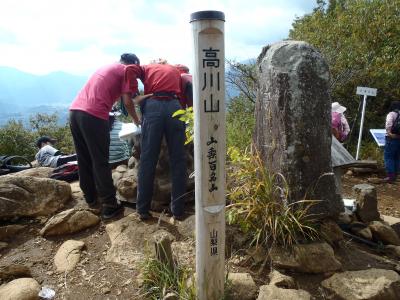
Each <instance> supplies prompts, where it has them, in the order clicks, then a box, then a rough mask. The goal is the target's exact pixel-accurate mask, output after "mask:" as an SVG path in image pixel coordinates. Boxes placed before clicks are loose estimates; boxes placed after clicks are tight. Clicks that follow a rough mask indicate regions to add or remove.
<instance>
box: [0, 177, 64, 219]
mask: <svg viewBox="0 0 400 300" xmlns="http://www.w3.org/2000/svg"><path fill="white" fill-rule="evenodd" d="M70 199H71V187H70V185H69V184H68V183H67V182H64V181H59V180H54V179H50V178H36V177H30V176H14V175H4V176H0V219H10V218H13V217H36V216H49V215H52V214H53V213H54V212H56V211H57V210H59V209H60V208H62V207H63V206H64V204H65V203H66V202H67V201H69V200H70Z"/></svg>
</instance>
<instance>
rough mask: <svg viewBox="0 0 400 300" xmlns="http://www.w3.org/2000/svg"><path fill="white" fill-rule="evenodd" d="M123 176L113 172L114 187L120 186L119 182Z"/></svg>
mask: <svg viewBox="0 0 400 300" xmlns="http://www.w3.org/2000/svg"><path fill="white" fill-rule="evenodd" d="M122 176H123V174H122V173H120V172H113V173H112V179H113V183H114V186H115V187H117V185H118V181H119V180H120V179H121V178H122Z"/></svg>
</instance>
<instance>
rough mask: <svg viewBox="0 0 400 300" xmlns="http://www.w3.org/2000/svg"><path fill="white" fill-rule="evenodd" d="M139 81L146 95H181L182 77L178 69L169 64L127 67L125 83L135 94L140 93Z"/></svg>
mask: <svg viewBox="0 0 400 300" xmlns="http://www.w3.org/2000/svg"><path fill="white" fill-rule="evenodd" d="M137 79H140V80H141V81H142V82H143V85H144V94H145V95H146V94H151V93H156V92H171V93H175V94H176V95H179V93H180V91H181V75H180V74H179V71H178V69H177V68H176V67H174V66H171V65H168V64H165V65H163V64H150V65H143V66H138V65H130V66H127V67H126V71H125V81H126V83H127V85H128V86H129V87H130V89H132V90H133V91H134V92H137V91H138V89H137V88H138V84H137Z"/></svg>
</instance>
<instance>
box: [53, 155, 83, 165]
mask: <svg viewBox="0 0 400 300" xmlns="http://www.w3.org/2000/svg"><path fill="white" fill-rule="evenodd" d="M77 159H78V158H77V156H76V154H71V155H61V156H60V157H59V158H58V160H57V167H59V166H62V165H64V164H66V163H67V162H70V161H76V160H77Z"/></svg>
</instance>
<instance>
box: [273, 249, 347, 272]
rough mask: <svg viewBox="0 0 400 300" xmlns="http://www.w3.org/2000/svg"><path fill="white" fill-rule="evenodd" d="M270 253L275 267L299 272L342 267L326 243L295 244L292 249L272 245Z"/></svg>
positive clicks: (330, 270) (331, 269) (325, 270)
mask: <svg viewBox="0 0 400 300" xmlns="http://www.w3.org/2000/svg"><path fill="white" fill-rule="evenodd" d="M270 255H271V260H272V263H273V265H275V266H276V267H278V268H282V269H289V270H294V271H298V272H301V273H313V274H318V273H325V272H333V271H337V270H339V269H341V267H342V264H341V263H340V262H339V261H338V260H337V259H336V258H335V255H334V252H333V249H332V247H331V246H329V244H327V243H312V244H303V245H295V246H293V251H289V250H287V249H283V248H278V247H274V248H272V249H271V252H270Z"/></svg>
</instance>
